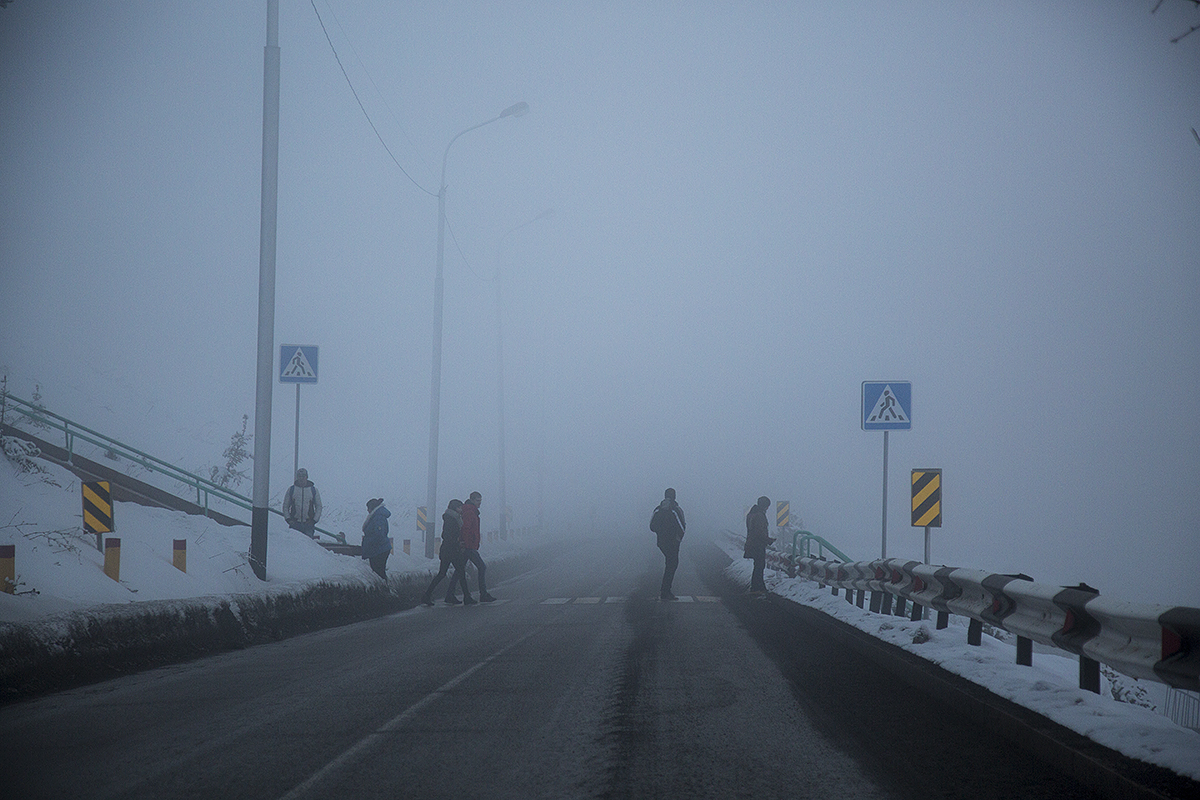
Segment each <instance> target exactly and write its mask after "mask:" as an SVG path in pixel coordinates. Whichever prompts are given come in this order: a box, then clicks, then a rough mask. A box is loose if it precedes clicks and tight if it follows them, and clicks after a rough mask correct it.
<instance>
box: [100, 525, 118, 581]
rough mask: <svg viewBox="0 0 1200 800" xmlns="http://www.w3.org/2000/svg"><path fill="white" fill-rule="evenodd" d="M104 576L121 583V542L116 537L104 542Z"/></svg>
mask: <svg viewBox="0 0 1200 800" xmlns="http://www.w3.org/2000/svg"><path fill="white" fill-rule="evenodd" d="M104 574H105V575H107V576H108V577H110V578H112V579H113V580H114V581H116V582H117V583H120V582H121V540H120V539H118V538H116V537H115V536H110V537H108V538H107V539H105V540H104Z"/></svg>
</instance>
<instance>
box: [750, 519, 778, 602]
mask: <svg viewBox="0 0 1200 800" xmlns="http://www.w3.org/2000/svg"><path fill="white" fill-rule="evenodd" d="M770 507H771V499H770V498H769V497H760V498H758V502H757V503H755V504H754V507H753V508H751V509H750V513H749V514H747V515H746V549H745V550H743V551H742V557H743V558H752V559H754V572H753V574H752V575H751V576H750V594H753V595H765V594H766V593H767V584H766V582H765V581H763V569H764V568H765V567H766V565H767V545H769V544H770V543H771V542H773V541H775V540H774V539H772V538H771V537H770V536H769V535H768V534H767V530H768V526H767V509H768V508H770Z"/></svg>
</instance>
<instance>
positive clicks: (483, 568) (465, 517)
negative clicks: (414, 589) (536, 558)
mask: <svg viewBox="0 0 1200 800" xmlns="http://www.w3.org/2000/svg"><path fill="white" fill-rule="evenodd" d="M482 502H483V495H481V494H480V493H479V492H471V496H470V497H469V498H467V502H465V503H463V507H462V542H463V553H464V554H465V556H466V559H467V561H469V562H470V563H472V564H474V565H475V569H476V570H478V571H479V599H480V600H482V601H483V602H485V603H493V602H495V601H496V598H494V597H492V596H491V595H490V594H488V590H487V579H486V578H485V577H484V576H485V575H486V574H487V564H485V563H483V558H482V557H480V555H479V544H480V537H479V505H480V503H482ZM463 584H464V585H466V574H465V573H464V574H463ZM450 590H451V591H453V590H454V582H453V581H451V583H450ZM447 599H449V598H447Z"/></svg>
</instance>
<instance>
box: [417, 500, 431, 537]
mask: <svg viewBox="0 0 1200 800" xmlns="http://www.w3.org/2000/svg"><path fill="white" fill-rule="evenodd" d="M417 530H419V531H421V532H422V533H424V532H425V531H427V530H429V515H428V514H427V513H426V512H425V506H417Z"/></svg>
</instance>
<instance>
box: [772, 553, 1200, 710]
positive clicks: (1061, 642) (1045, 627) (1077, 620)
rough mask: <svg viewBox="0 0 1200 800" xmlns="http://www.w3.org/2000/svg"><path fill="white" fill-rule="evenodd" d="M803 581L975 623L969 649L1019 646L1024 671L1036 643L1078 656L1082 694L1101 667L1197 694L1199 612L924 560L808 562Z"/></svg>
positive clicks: (943, 619) (875, 602)
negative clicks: (985, 636) (994, 637)
mask: <svg viewBox="0 0 1200 800" xmlns="http://www.w3.org/2000/svg"><path fill="white" fill-rule="evenodd" d="M794 566H795V572H796V577H799V578H806V579H808V580H812V581H816V582H818V583H820V584H821V585H823V586H831V587H834V591H835V593H836V591H837V589H839V588H840V589H845V590H846V599H847V601H848V602H853V601H852V595H853V594H854V592H858V605H859V607H862V604H863V594H864V593H865V592H867V591H869V592H871V611H873V612H881V613H883V614H891V613H892V611H891V607H892V600H893V599H894V600H895V601H896V611H895V615H896V616H903V615H904V614H905V605H906V603H907V602H911V603H912V605H913V612H912V617H911V618H912V619H913V620H914V621H915V620H917V619H919V618H920V617H919V616H918V615H919V614H920V613H921V611H922V607H924V608H932V609H934V610H936V611H937V612H938V621H937V626H938V628H945V627H946V626H947V622H948V618H949V615H950V614H956V615H959V616H963V617H966V618H968V619H969V620H970V624H969V626H968V632H967V643H968V644H970V645H978V644H980V636H981V634H982V631H983V626H984V625H990V626H992V627H994V628H998V629H1000V630H1003V631H1006V632H1008V633H1011V634H1014V635H1016V637H1017V663H1018V664H1023V665H1025V666H1028V665H1030V664H1031V663H1032V643H1033V642H1037V643H1039V644H1042V645H1046V646H1049V647H1053V648H1056V649H1059V650H1063V651H1066V652H1068V653H1071V654H1074V655H1076V656H1078V657H1079V685H1080V688H1083V689H1088V690H1090V691H1093V692H1099V691H1100V672H1099V665H1100V664H1107V665H1109V666H1110V667H1112V668H1113V669H1116V670H1117V671H1118V672H1122V673H1124V674H1126V675H1129V676H1132V677H1135V678H1145V679H1148V680H1153V681H1157V682H1159V683H1165V684H1167V685H1168V686H1173V687H1175V688H1178V689H1186V690H1190V691H1200V609H1197V608H1190V607H1185V606H1161V605H1151V604H1148V603H1129V602H1125V601H1122V600H1116V599H1114V598H1109V597H1101V596H1100V594H1099V592H1098V591H1097V590H1095V589H1093V588H1092V587H1090V586H1086V585H1083V584H1080V585H1079V586H1077V587H1076V586H1051V585H1047V584H1040V583H1035V582H1034V581H1033V580H1032V579H1031V578H1030V577H1029V576H1028V575H999V574H991V573H987V572H983V571H980V570H973V569H961V568H956V567H937V566H933V565H930V564H923V563H921V562H919V561H903V560H901V559H887V560H877V561H859V562H854V563H833V562H830V561H826V560H824V559H818V558H811V557H810V558H801V559H799V560H798V561H797V562H795V564H794Z"/></svg>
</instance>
